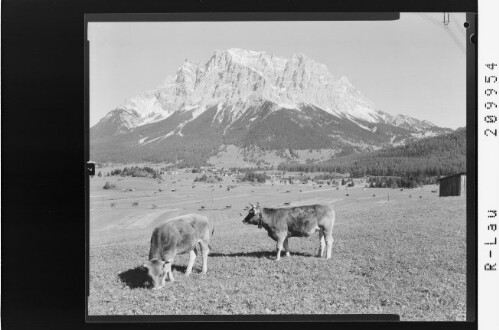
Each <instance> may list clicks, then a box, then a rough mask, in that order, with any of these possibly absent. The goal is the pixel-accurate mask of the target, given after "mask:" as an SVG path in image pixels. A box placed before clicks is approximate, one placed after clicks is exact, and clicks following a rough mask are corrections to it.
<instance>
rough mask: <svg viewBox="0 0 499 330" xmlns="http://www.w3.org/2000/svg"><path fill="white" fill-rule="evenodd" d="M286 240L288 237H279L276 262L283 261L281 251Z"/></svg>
mask: <svg viewBox="0 0 499 330" xmlns="http://www.w3.org/2000/svg"><path fill="white" fill-rule="evenodd" d="M285 240H286V235H281V236H277V245H276V249H277V258H276V260H280V259H281V251H282V249H283V247H284V241H285Z"/></svg>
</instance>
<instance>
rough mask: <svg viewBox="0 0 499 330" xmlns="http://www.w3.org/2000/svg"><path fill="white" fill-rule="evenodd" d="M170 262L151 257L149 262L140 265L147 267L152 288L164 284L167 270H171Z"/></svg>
mask: <svg viewBox="0 0 499 330" xmlns="http://www.w3.org/2000/svg"><path fill="white" fill-rule="evenodd" d="M171 266H172V264H171V263H170V262H165V261H162V260H158V259H156V258H153V259H151V260H149V262H147V263H145V264H143V265H142V267H144V268H146V269H147V273H148V275H149V277H150V278H151V280H152V284H153V285H154V289H161V288H162V287H164V286H165V278H166V275H167V274H168V272H171Z"/></svg>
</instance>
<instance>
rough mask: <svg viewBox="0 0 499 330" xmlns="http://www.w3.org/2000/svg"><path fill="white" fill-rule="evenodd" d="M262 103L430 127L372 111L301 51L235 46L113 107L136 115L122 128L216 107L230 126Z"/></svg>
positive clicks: (182, 67) (353, 91)
mask: <svg viewBox="0 0 499 330" xmlns="http://www.w3.org/2000/svg"><path fill="white" fill-rule="evenodd" d="M266 101H268V102H270V103H272V104H275V105H276V107H277V108H286V109H296V110H300V109H301V108H302V107H303V106H304V105H312V106H314V107H317V108H320V109H322V110H324V111H326V112H328V113H330V114H332V115H334V116H336V117H339V118H346V119H348V120H351V121H353V122H355V123H356V124H357V125H359V126H361V125H364V124H365V122H368V123H387V124H390V125H394V126H400V127H415V128H416V129H417V130H422V129H425V128H427V127H431V126H434V125H433V124H432V123H430V122H425V121H423V122H421V121H419V120H417V119H414V118H411V117H408V116H403V115H399V116H393V115H390V114H388V113H385V112H382V111H379V110H377V109H376V108H375V106H374V104H373V102H372V101H370V100H369V99H368V98H367V97H365V96H364V95H363V94H362V93H361V92H360V91H358V90H357V89H356V88H355V87H354V85H353V84H352V83H351V82H350V80H349V79H348V78H347V77H341V78H339V79H335V78H334V76H333V75H332V74H331V73H330V72H329V70H328V68H327V67H326V66H325V65H324V64H322V63H318V62H316V61H314V60H312V59H310V58H309V57H307V56H306V55H305V54H302V53H297V54H293V55H291V56H290V57H288V58H286V57H280V56H276V55H274V54H269V53H266V52H264V51H254V50H244V49H240V48H230V49H227V50H216V51H215V52H214V53H213V55H212V56H211V58H210V59H209V60H208V61H207V62H206V63H204V64H203V63H201V64H200V63H196V62H193V61H191V60H189V59H185V61H184V62H183V63H182V64H181V65H180V67H179V68H178V69H177V71H176V72H175V74H174V75H173V76H168V77H167V78H166V79H165V80H164V81H163V83H162V84H161V85H160V86H158V87H157V88H156V89H153V90H150V91H146V92H144V93H141V94H139V95H137V96H135V97H133V98H130V99H128V100H127V101H126V102H125V103H123V104H121V105H119V106H118V107H117V108H116V109H121V110H126V111H128V113H130V114H132V113H133V114H136V115H133V116H132V117H133V120H132V119H130V118H128V117H127V118H125V119H124V120H125V121H126V126H127V127H128V126H130V127H133V126H134V125H135V126H141V125H145V124H148V123H152V122H155V121H159V120H163V119H166V118H168V117H169V116H170V115H172V114H173V113H175V112H186V111H191V112H192V119H195V118H197V117H198V116H199V115H201V114H202V113H203V112H204V111H206V110H207V109H209V108H212V107H213V106H216V107H217V112H216V117H217V119H218V122H222V121H223V122H224V123H228V125H230V124H231V123H233V122H234V121H236V120H237V119H238V118H240V117H241V116H242V115H243V114H244V113H245V111H246V110H247V109H249V108H250V107H255V106H256V105H258V104H259V103H262V102H266ZM108 119H109V118H107V117H105V118H103V119H102V120H108ZM363 123H364V124H363Z"/></svg>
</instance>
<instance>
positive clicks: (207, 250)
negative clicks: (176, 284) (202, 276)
mask: <svg viewBox="0 0 499 330" xmlns="http://www.w3.org/2000/svg"><path fill="white" fill-rule="evenodd" d="M199 245H200V246H201V253H202V254H203V268H202V270H201V272H203V273H206V272H207V271H208V253H210V248H209V247H208V243H207V242H206V241H200V242H199Z"/></svg>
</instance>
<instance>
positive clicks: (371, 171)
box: [279, 128, 466, 178]
mask: <svg viewBox="0 0 499 330" xmlns="http://www.w3.org/2000/svg"><path fill="white" fill-rule="evenodd" d="M279 170H283V171H299V172H337V173H350V175H351V176H352V177H362V176H365V175H375V176H401V177H418V178H426V177H432V176H440V175H450V174H455V173H459V172H465V171H466V129H465V128H464V129H459V130H456V131H455V132H452V133H449V134H445V135H440V136H436V137H430V138H426V139H422V140H419V141H416V142H412V143H409V144H407V145H404V146H399V147H392V148H387V149H383V150H378V151H373V152H368V153H355V154H351V155H347V156H341V157H337V158H332V159H330V160H328V161H325V162H321V163H316V164H297V163H288V164H281V165H279Z"/></svg>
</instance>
